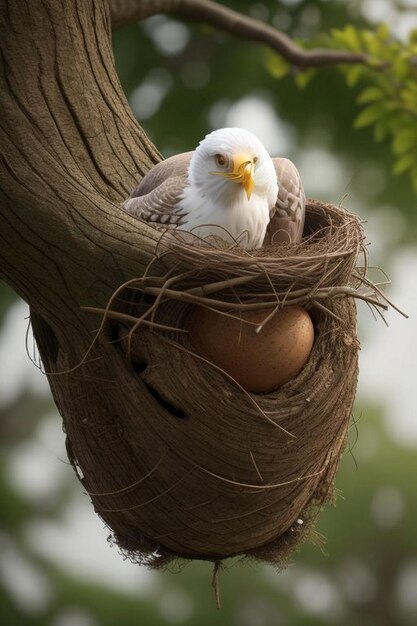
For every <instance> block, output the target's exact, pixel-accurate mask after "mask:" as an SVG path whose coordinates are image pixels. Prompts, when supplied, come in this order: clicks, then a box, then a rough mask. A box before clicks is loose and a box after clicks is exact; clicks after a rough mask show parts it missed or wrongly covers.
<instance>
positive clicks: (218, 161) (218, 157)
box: [214, 154, 229, 167]
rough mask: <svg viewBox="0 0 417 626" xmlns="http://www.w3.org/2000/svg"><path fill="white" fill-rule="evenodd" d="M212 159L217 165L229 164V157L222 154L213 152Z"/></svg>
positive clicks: (225, 165)
mask: <svg viewBox="0 0 417 626" xmlns="http://www.w3.org/2000/svg"><path fill="white" fill-rule="evenodd" d="M214 160H215V161H216V165H218V166H219V167H227V166H228V164H229V159H228V158H227V157H225V156H224V154H215V155H214Z"/></svg>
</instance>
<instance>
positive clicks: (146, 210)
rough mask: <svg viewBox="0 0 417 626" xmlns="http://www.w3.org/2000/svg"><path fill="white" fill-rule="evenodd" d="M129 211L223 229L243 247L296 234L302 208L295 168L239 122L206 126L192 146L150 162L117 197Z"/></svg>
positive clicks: (209, 231) (213, 231)
mask: <svg viewBox="0 0 417 626" xmlns="http://www.w3.org/2000/svg"><path fill="white" fill-rule="evenodd" d="M123 208H124V210H125V211H126V212H127V213H129V214H130V215H132V216H134V217H136V218H138V219H140V220H143V221H144V222H148V223H150V224H152V225H154V226H162V227H164V228H167V229H170V228H178V229H181V230H184V231H190V232H192V233H194V234H195V235H197V236H198V237H199V238H202V239H204V238H206V237H208V236H211V235H216V236H218V237H222V238H223V239H227V238H228V237H231V238H232V240H235V241H237V242H238V243H239V245H240V246H241V247H243V248H246V249H256V248H260V247H262V246H264V245H267V244H275V243H279V242H289V243H294V242H299V241H300V240H301V238H302V234H303V227H304V216H305V194H304V189H303V185H302V182H301V178H300V174H299V172H298V170H297V168H296V167H295V165H294V164H293V163H292V162H291V161H290V160H289V159H286V158H280V157H278V158H272V157H271V156H270V155H269V154H268V152H267V150H266V148H265V146H264V145H263V144H262V142H261V141H260V140H259V139H258V138H257V137H256V136H255V135H254V134H252V133H251V132H249V131H247V130H245V129H243V128H221V129H218V130H215V131H213V132H211V133H210V134H208V135H207V136H206V137H205V138H204V139H203V140H202V141H201V142H200V143H199V145H198V146H197V148H196V150H194V151H192V152H184V153H182V154H177V155H175V156H172V157H170V158H168V159H166V160H164V161H161V162H160V163H158V164H157V165H155V166H154V167H153V168H152V169H151V170H150V171H149V172H148V173H147V174H146V175H145V176H144V177H143V178H142V180H141V181H140V183H139V184H138V186H137V187H136V188H135V189H134V190H133V191H132V193H131V195H130V197H129V198H128V199H127V200H126V201H125V202H124V204H123Z"/></svg>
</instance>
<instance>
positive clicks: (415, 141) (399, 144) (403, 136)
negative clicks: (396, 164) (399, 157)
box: [392, 127, 417, 154]
mask: <svg viewBox="0 0 417 626" xmlns="http://www.w3.org/2000/svg"><path fill="white" fill-rule="evenodd" d="M412 148H417V136H416V131H415V129H414V128H411V127H410V128H407V129H405V130H403V131H400V132H398V133H397V134H396V135H395V137H394V140H393V142H392V150H393V152H394V154H404V152H408V151H409V150H411V149H412Z"/></svg>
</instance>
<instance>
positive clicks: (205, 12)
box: [108, 0, 370, 68]
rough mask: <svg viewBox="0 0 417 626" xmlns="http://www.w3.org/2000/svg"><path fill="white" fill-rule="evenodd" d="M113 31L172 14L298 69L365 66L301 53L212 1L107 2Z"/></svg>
mask: <svg viewBox="0 0 417 626" xmlns="http://www.w3.org/2000/svg"><path fill="white" fill-rule="evenodd" d="M108 2H109V6H110V17H111V22H112V27H113V28H114V29H116V28H118V27H119V26H123V25H124V24H128V23H129V22H132V21H134V20H143V19H145V18H147V17H150V16H152V15H157V14H161V13H163V14H165V13H173V14H176V15H178V16H181V17H184V18H186V19H189V20H192V21H196V22H204V23H205V24H210V25H211V26H214V27H215V28H219V29H221V30H223V31H225V32H228V33H230V34H232V35H236V36H237V37H240V38H242V39H245V40H246V41H248V40H250V41H256V42H258V43H263V44H266V45H267V46H269V47H270V48H271V49H272V50H274V51H275V52H278V54H280V55H281V56H282V57H284V59H286V60H287V61H288V62H289V63H290V64H291V65H293V66H295V67H299V68H306V67H320V66H324V65H335V64H340V63H347V64H351V65H353V64H357V63H361V64H367V63H369V61H370V60H369V57H368V56H367V55H366V54H361V53H353V52H345V51H343V50H327V49H324V48H323V49H322V48H315V49H311V50H304V49H303V48H301V47H300V46H298V45H297V44H295V43H294V41H293V40H292V39H291V38H290V37H288V36H287V35H285V34H284V33H282V32H280V31H279V30H277V29H276V28H274V27H273V26H270V25H269V24H265V23H263V22H260V21H259V20H255V19H253V18H251V17H248V16H247V15H243V14H241V13H238V12H237V11H234V10H233V9H229V8H228V7H225V6H224V5H220V4H218V3H217V2H212V1H211V0H108Z"/></svg>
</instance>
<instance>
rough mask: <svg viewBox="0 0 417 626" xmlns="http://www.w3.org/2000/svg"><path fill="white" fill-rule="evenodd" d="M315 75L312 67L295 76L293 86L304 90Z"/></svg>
mask: <svg viewBox="0 0 417 626" xmlns="http://www.w3.org/2000/svg"><path fill="white" fill-rule="evenodd" d="M316 74H317V70H316V69H314V68H312V67H311V68H309V69H308V70H304V71H303V72H298V74H296V75H295V84H296V85H297V87H299V88H300V89H304V88H305V87H307V85H308V83H309V82H310V81H311V79H312V78H313V76H315V75H316Z"/></svg>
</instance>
